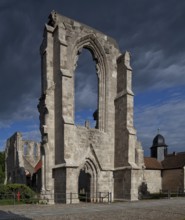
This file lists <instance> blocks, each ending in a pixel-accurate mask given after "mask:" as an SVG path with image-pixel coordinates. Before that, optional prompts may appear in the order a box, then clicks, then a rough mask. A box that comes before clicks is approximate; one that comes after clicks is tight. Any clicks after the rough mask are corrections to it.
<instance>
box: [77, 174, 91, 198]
mask: <svg viewBox="0 0 185 220" xmlns="http://www.w3.org/2000/svg"><path fill="white" fill-rule="evenodd" d="M78 194H79V200H80V201H82V202H90V197H91V175H90V174H89V173H86V172H85V170H80V175H79V181H78Z"/></svg>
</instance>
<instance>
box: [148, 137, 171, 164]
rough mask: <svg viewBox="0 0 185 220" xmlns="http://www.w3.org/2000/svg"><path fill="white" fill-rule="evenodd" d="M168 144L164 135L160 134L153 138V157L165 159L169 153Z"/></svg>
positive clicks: (160, 159) (159, 159)
mask: <svg viewBox="0 0 185 220" xmlns="http://www.w3.org/2000/svg"><path fill="white" fill-rule="evenodd" d="M167 147H168V145H166V144H165V139H164V137H163V136H162V135H160V134H158V135H156V136H155V138H154V139H153V145H152V147H151V148H150V149H151V157H154V158H156V159H157V160H158V161H162V160H164V158H165V157H166V155H167V153H168V149H167Z"/></svg>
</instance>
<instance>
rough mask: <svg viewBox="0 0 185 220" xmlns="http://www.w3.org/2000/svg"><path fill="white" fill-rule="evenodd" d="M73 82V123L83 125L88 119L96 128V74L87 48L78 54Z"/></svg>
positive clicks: (90, 53)
mask: <svg viewBox="0 0 185 220" xmlns="http://www.w3.org/2000/svg"><path fill="white" fill-rule="evenodd" d="M74 82H75V83H74V84H75V85H74V87H75V103H74V105H75V124H76V125H84V123H85V121H89V123H90V127H92V128H93V127H95V128H98V125H97V112H98V76H97V70H96V62H95V60H93V56H92V51H91V50H89V49H87V48H83V49H82V50H81V52H80V53H79V55H78V61H77V65H76V69H75V72H74Z"/></svg>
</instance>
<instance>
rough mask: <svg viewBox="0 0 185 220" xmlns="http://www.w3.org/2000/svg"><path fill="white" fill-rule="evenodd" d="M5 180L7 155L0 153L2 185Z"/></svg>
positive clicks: (0, 179)
mask: <svg viewBox="0 0 185 220" xmlns="http://www.w3.org/2000/svg"><path fill="white" fill-rule="evenodd" d="M4 179H5V153H4V152H0V183H4Z"/></svg>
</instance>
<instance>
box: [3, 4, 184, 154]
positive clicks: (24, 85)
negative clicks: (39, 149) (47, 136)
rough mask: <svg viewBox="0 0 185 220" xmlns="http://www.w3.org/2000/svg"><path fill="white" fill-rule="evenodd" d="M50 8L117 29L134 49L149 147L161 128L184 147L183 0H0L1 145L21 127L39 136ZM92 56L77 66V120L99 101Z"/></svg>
mask: <svg viewBox="0 0 185 220" xmlns="http://www.w3.org/2000/svg"><path fill="white" fill-rule="evenodd" d="M52 10H55V11H57V12H58V13H60V14H62V15H65V16H67V17H70V18H72V19H74V20H77V21H79V22H82V23H85V24H87V25H89V26H91V27H93V28H95V29H97V30H99V31H101V32H103V33H105V34H106V35H109V36H111V37H113V38H114V39H115V40H116V41H117V43H118V45H119V47H120V50H121V51H122V52H124V51H126V50H127V51H129V52H130V53H131V59H132V60H131V65H132V68H133V91H134V93H135V101H134V104H135V106H134V126H135V128H136V129H137V136H138V139H139V141H141V144H142V146H143V149H144V151H145V155H146V156H147V155H149V152H150V151H149V149H150V147H151V145H152V141H153V138H154V137H155V136H156V135H157V133H158V129H160V130H159V133H160V134H162V135H163V136H164V137H165V140H166V144H167V145H168V148H169V152H173V151H176V152H179V151H185V117H184V116H185V59H184V58H185V42H184V39H185V28H184V21H185V1H184V0H178V1H177V0H116V1H115V0H101V1H100V0H93V1H90V0H86V1H85V0H0V20H1V31H0V49H1V51H0V76H1V78H0V79H1V80H0V100H1V105H0V150H3V149H4V146H5V143H6V139H7V138H9V137H10V136H11V135H12V134H13V133H14V132H16V131H20V132H22V134H23V138H24V139H30V140H36V141H40V132H39V114H38V111H37V104H38V99H39V97H40V95H41V68H40V66H41V64H40V63H41V62H40V53H39V47H40V44H41V42H42V36H43V29H44V24H45V23H47V22H48V15H49V14H50V12H51V11H52ZM91 58H92V57H91V55H90V54H89V52H87V51H83V52H82V54H81V55H80V56H79V61H78V66H77V69H76V72H77V73H78V74H76V75H77V76H78V80H77V82H78V83H77V85H76V93H77V94H78V95H77V96H76V97H77V98H76V99H77V103H78V104H77V105H76V108H77V112H78V113H77V115H76V119H77V120H78V121H79V122H80V123H81V119H82V116H84V115H85V114H87V115H85V117H87V118H88V117H89V115H88V114H89V113H91V115H92V114H93V112H94V110H95V109H96V94H97V88H96V80H97V79H96V71H95V68H94V62H93V61H92V59H91ZM87 71H89V74H88V75H87V74H86V79H85V80H84V81H82V80H80V79H81V78H82V77H83V74H84V72H87ZM93 71H94V72H95V74H94V72H93ZM91 72H92V73H93V74H91ZM83 78H84V77H83ZM89 97H91V99H89Z"/></svg>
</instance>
